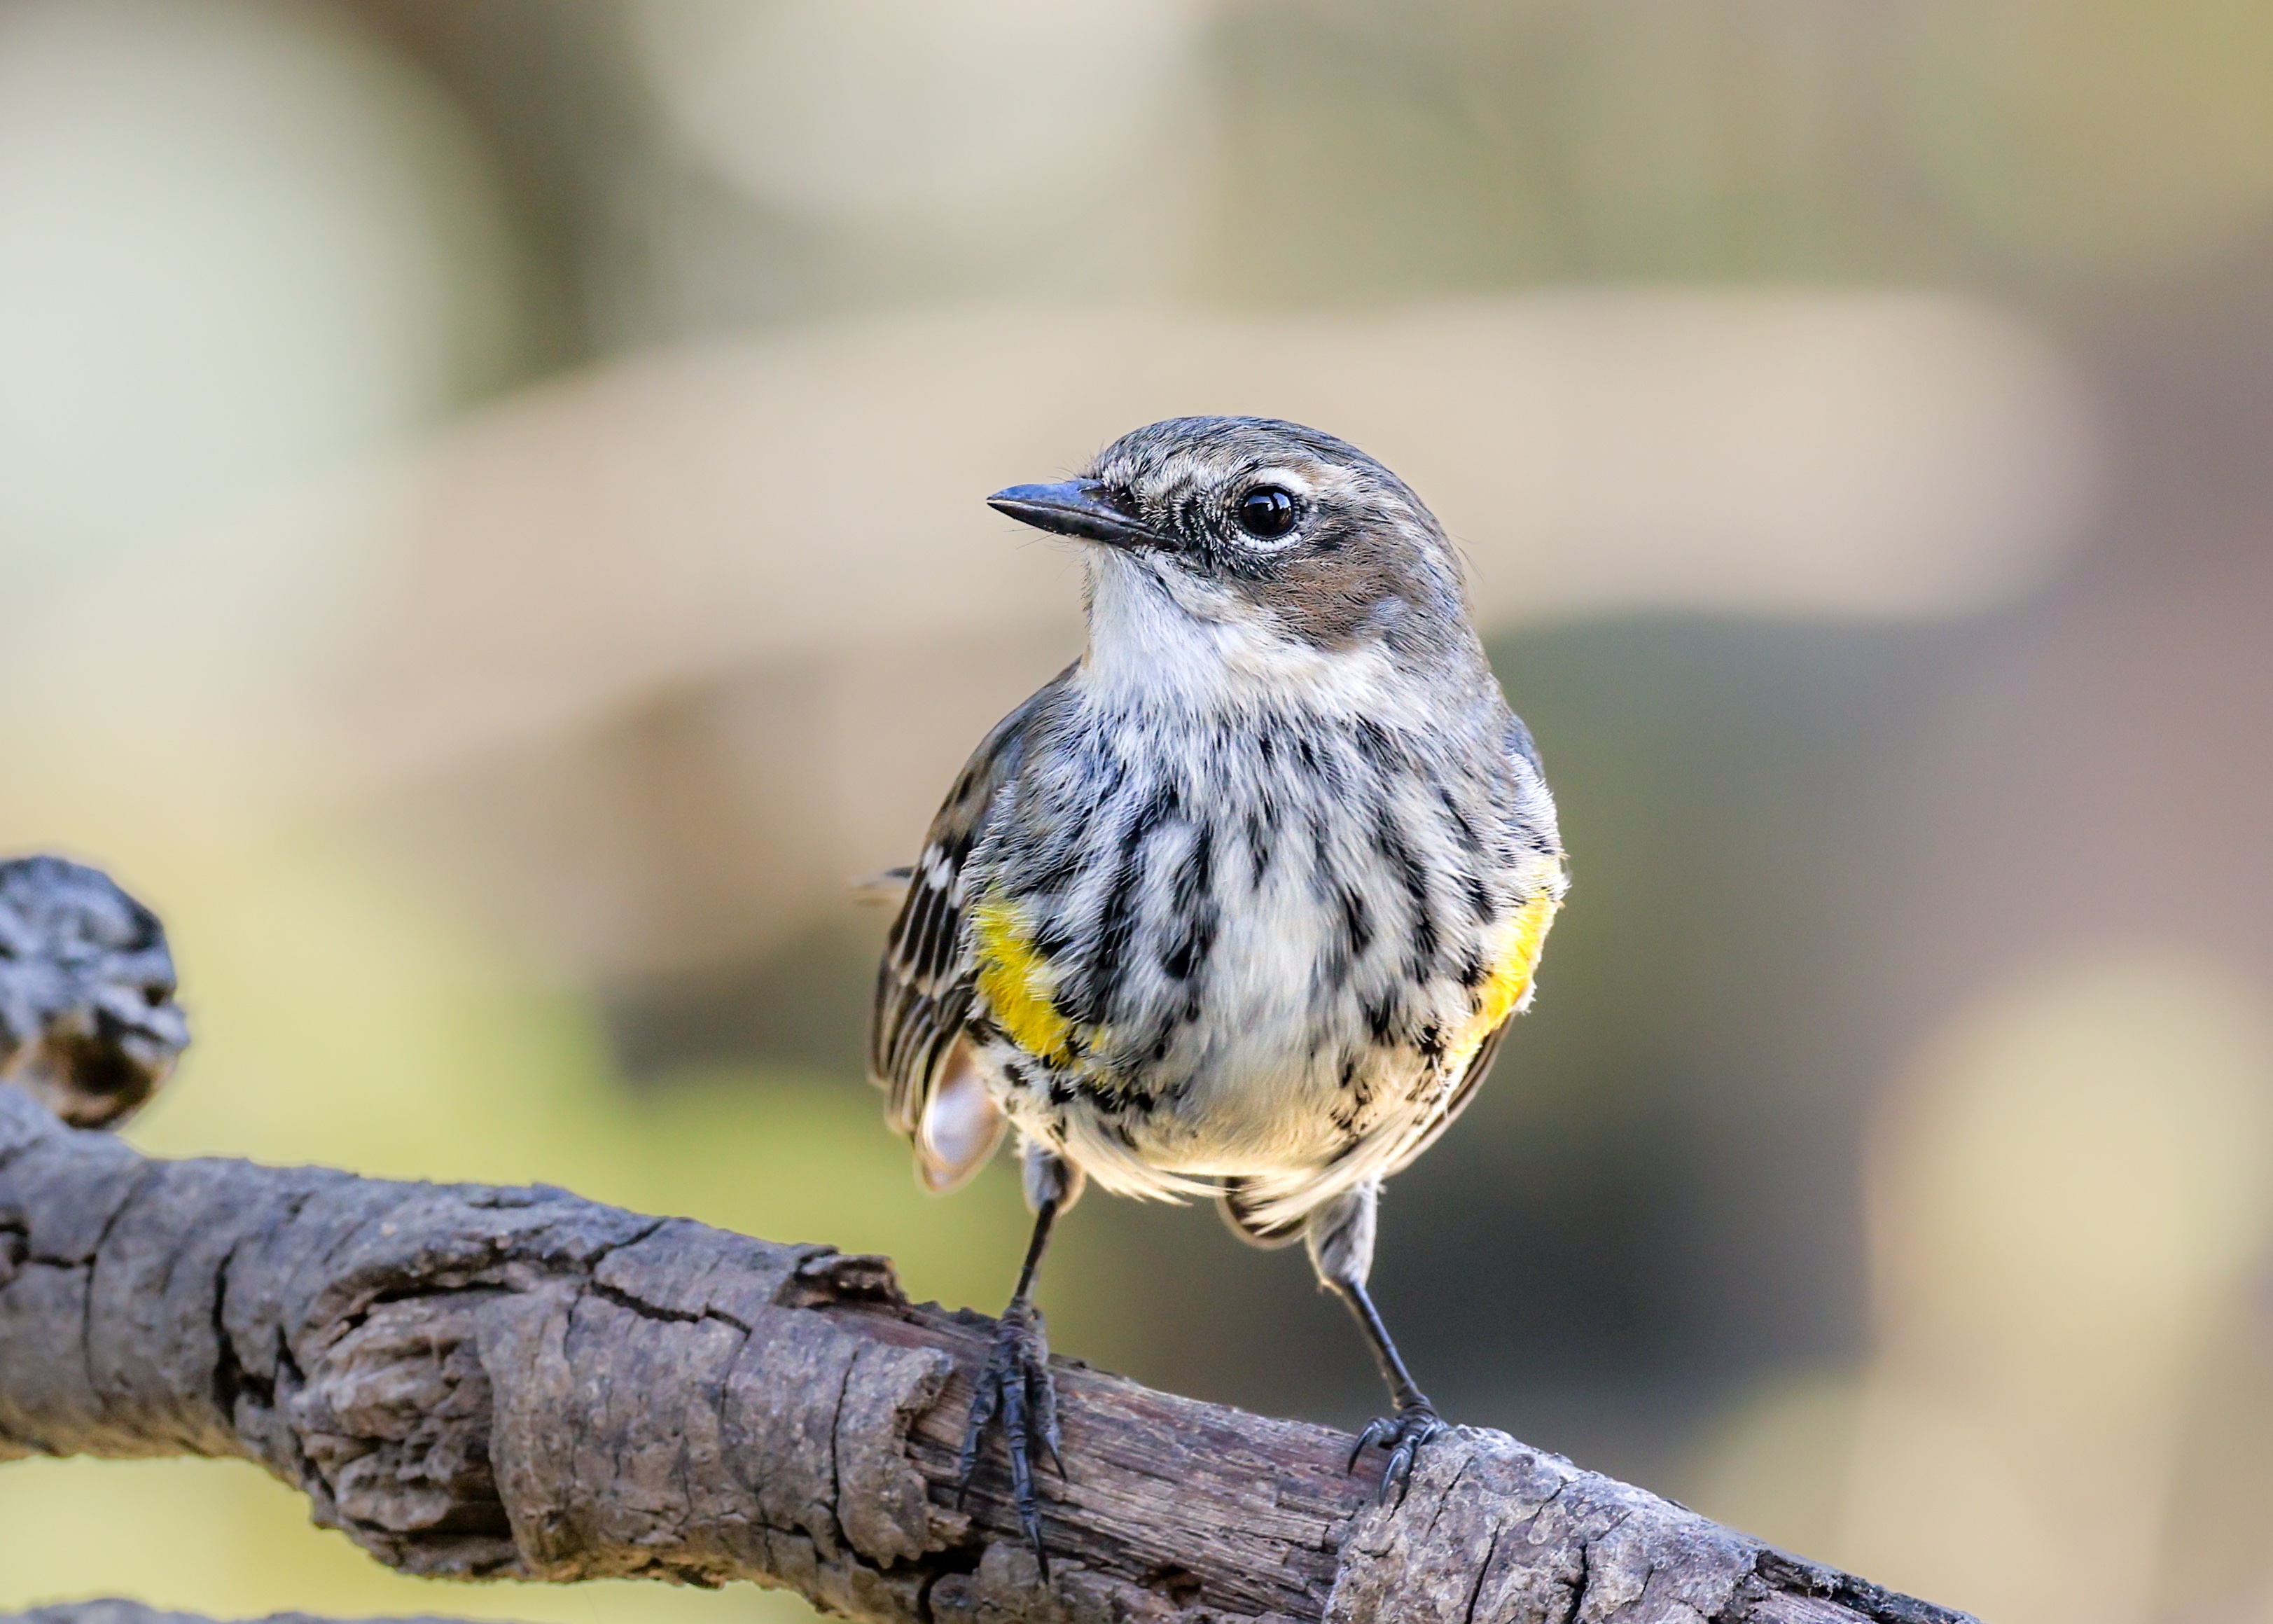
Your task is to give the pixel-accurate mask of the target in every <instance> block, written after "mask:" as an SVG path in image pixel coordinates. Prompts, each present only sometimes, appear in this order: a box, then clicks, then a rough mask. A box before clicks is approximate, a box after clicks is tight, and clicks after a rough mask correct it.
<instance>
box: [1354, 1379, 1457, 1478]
mask: <svg viewBox="0 0 2273 1624" xmlns="http://www.w3.org/2000/svg"><path fill="white" fill-rule="evenodd" d="M1445 1430H1446V1428H1445V1425H1444V1417H1441V1416H1439V1415H1438V1414H1437V1411H1436V1409H1435V1407H1434V1406H1432V1405H1431V1404H1430V1403H1429V1401H1428V1400H1427V1399H1425V1398H1422V1399H1414V1401H1413V1402H1410V1403H1405V1404H1399V1406H1398V1407H1397V1413H1396V1414H1395V1415H1393V1416H1384V1417H1381V1419H1379V1420H1378V1421H1374V1422H1370V1423H1369V1424H1368V1425H1367V1426H1366V1429H1365V1431H1363V1432H1360V1433H1359V1434H1358V1435H1357V1444H1356V1446H1355V1447H1354V1448H1352V1449H1351V1450H1350V1457H1349V1470H1352V1471H1355V1470H1357V1460H1358V1456H1360V1455H1363V1454H1364V1453H1365V1451H1366V1447H1367V1446H1369V1445H1370V1444H1379V1445H1380V1446H1381V1447H1383V1448H1384V1449H1386V1450H1388V1451H1389V1463H1388V1464H1387V1465H1386V1466H1384V1467H1383V1468H1382V1469H1381V1487H1380V1489H1379V1491H1378V1492H1377V1493H1376V1495H1375V1500H1376V1503H1377V1504H1378V1503H1382V1502H1385V1501H1386V1500H1388V1499H1389V1496H1390V1493H1391V1492H1392V1490H1393V1491H1395V1492H1396V1495H1397V1498H1398V1499H1399V1500H1403V1499H1404V1498H1405V1487H1406V1485H1407V1483H1409V1482H1410V1481H1411V1480H1412V1477H1413V1460H1414V1456H1415V1455H1419V1454H1420V1453H1421V1449H1422V1445H1424V1444H1426V1443H1427V1442H1428V1441H1429V1440H1430V1439H1432V1438H1434V1437H1436V1436H1437V1433H1439V1432H1444V1431H1445Z"/></svg>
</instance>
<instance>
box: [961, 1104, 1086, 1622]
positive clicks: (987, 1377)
mask: <svg viewBox="0 0 2273 1624" xmlns="http://www.w3.org/2000/svg"><path fill="white" fill-rule="evenodd" d="M1080 1193H1081V1176H1080V1174H1079V1172H1078V1171H1077V1170H1076V1169H1073V1168H1071V1167H1070V1166H1069V1164H1067V1163H1066V1162H1063V1161H1061V1160H1060V1159H1059V1158H1058V1157H1057V1156H1055V1155H1054V1154H1051V1153H1049V1152H1047V1151H1045V1150H1042V1149H1040V1148H1039V1147H1032V1148H1030V1149H1029V1150H1028V1152H1027V1155H1026V1195H1027V1199H1028V1201H1029V1203H1030V1204H1031V1206H1032V1207H1033V1209H1034V1235H1033V1238H1032V1239H1031V1241H1029V1242H1028V1243H1027V1244H1026V1261H1025V1266H1024V1267H1022V1268H1021V1269H1020V1270H1019V1271H1018V1286H1017V1289H1016V1290H1015V1291H1013V1292H1011V1294H1010V1305H1009V1307H1008V1308H1006V1309H1004V1310H1003V1311H1002V1318H1001V1320H1000V1321H998V1322H997V1323H996V1325H995V1327H994V1348H993V1349H992V1350H990V1351H989V1352H988V1354H987V1356H986V1368H985V1369H984V1370H982V1371H981V1372H979V1382H978V1390H977V1391H976V1392H975V1393H973V1394H972V1395H971V1418H970V1420H969V1421H968V1422H967V1423H966V1424H965V1425H964V1431H963V1455H962V1458H961V1460H960V1461H959V1462H957V1468H956V1470H957V1474H958V1476H959V1477H960V1478H961V1481H962V1493H963V1494H968V1493H969V1492H970V1490H971V1478H972V1477H973V1476H974V1475H976V1474H977V1472H978V1470H979V1454H980V1452H981V1450H982V1448H983V1447H984V1446H985V1443H986V1427H987V1424H988V1423H989V1422H991V1421H993V1420H994V1418H995V1417H996V1416H998V1415H999V1416H1001V1418H1002V1440H1003V1443H1004V1444H1005V1445H1006V1446H1007V1447H1008V1448H1009V1455H1010V1503H1011V1505H1012V1506H1013V1507H1015V1508H1016V1511H1017V1514H1018V1528H1019V1530H1020V1531H1021V1532H1023V1533H1024V1535H1025V1536H1026V1543H1027V1544H1028V1545H1031V1546H1032V1547H1033V1550H1034V1560H1035V1561H1036V1562H1037V1563H1038V1564H1039V1567H1040V1568H1041V1574H1042V1577H1043V1578H1045V1579H1047V1578H1048V1577H1049V1575H1050V1560H1049V1557H1048V1556H1047V1555H1046V1553H1044V1552H1043V1550H1042V1519H1041V1514H1040V1512H1039V1509H1038V1508H1037V1507H1036V1505H1035V1503H1034V1468H1035V1467H1036V1466H1037V1465H1038V1464H1039V1463H1040V1461H1041V1458H1042V1454H1043V1451H1045V1450H1046V1451H1048V1453H1049V1458H1050V1463H1051V1464H1052V1465H1054V1466H1055V1467H1056V1468H1057V1470H1058V1475H1059V1476H1060V1477H1063V1476H1064V1475H1065V1463H1064V1462H1063V1461H1061V1459H1060V1458H1059V1455H1058V1447H1059V1441H1060V1440H1059V1434H1058V1395H1057V1387H1056V1384H1055V1383H1054V1382H1053V1381H1052V1380H1051V1379H1050V1343H1049V1335H1048V1333H1047V1331H1046V1328H1045V1327H1044V1326H1043V1323H1042V1315H1041V1311H1040V1310H1039V1309H1038V1308H1036V1307H1035V1306H1034V1305H1033V1303H1032V1301H1031V1294H1032V1291H1033V1287H1034V1273H1035V1271H1036V1270H1037V1269H1038V1268H1039V1267H1041V1261H1042V1253H1043V1252H1044V1251H1045V1250H1046V1248H1047V1247H1048V1245H1049V1244H1050V1228H1051V1226H1052V1225H1053V1224H1054V1223H1055V1222H1057V1217H1058V1214H1060V1213H1061V1212H1063V1211H1064V1210H1065V1209H1066V1208H1067V1207H1070V1206H1072V1205H1073V1203H1074V1200H1075V1199H1076V1197H1078V1196H1079V1195H1080ZM959 1500H960V1495H958V1501H959Z"/></svg>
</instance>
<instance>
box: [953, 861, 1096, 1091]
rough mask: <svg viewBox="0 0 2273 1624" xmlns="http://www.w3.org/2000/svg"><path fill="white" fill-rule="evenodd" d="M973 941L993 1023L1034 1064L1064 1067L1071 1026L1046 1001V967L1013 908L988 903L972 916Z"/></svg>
mask: <svg viewBox="0 0 2273 1624" xmlns="http://www.w3.org/2000/svg"><path fill="white" fill-rule="evenodd" d="M971 930H972V933H973V935H974V936H976V937H977V940H978V948H979V996H982V997H984V998H985V999H986V1006H987V1009H988V1010H989V1011H991V1012H992V1013H993V1015H994V1020H995V1024H996V1025H998V1026H1001V1028H1002V1030H1003V1031H1005V1032H1007V1033H1008V1034H1009V1035H1010V1041H1012V1042H1014V1043H1016V1045H1017V1046H1018V1047H1019V1048H1020V1049H1024V1050H1025V1051H1026V1052H1027V1053H1028V1054H1030V1055H1031V1056H1034V1057H1035V1058H1036V1059H1038V1060H1044V1061H1047V1062H1048V1063H1049V1064H1052V1065H1063V1064H1066V1063H1067V1062H1068V1061H1069V1060H1070V1059H1071V1058H1072V1057H1073V1056H1072V1050H1071V1047H1070V1043H1069V1040H1070V1039H1071V1038H1072V1036H1073V1026H1072V1023H1071V1022H1069V1021H1068V1020H1067V1019H1066V1018H1065V1017H1064V1016H1062V1015H1061V1014H1059V1013H1058V1006H1057V1005H1056V1004H1054V1003H1052V1002H1051V1001H1050V981H1051V976H1050V966H1049V960H1047V959H1044V958H1043V957H1042V956H1041V955H1040V954H1039V953H1038V952H1036V951H1034V949H1033V944H1031V943H1030V942H1029V941H1028V940H1027V939H1026V932H1025V927H1024V922H1023V921H1021V920H1020V919H1019V917H1018V911H1017V909H1016V907H1015V906H1012V905H1011V904H1009V903H1008V902H1003V901H1001V900H998V899H990V900H988V901H986V902H982V903H980V904H979V906H978V907H977V908H975V909H973V910H972V911H971Z"/></svg>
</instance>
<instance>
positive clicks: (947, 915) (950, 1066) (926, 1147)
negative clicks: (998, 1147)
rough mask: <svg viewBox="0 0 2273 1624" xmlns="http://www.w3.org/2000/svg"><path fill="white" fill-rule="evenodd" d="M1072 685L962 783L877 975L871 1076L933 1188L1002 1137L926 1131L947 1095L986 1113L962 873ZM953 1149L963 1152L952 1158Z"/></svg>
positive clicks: (1010, 719) (1024, 719) (977, 762)
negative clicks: (972, 1078)
mask: <svg viewBox="0 0 2273 1624" xmlns="http://www.w3.org/2000/svg"><path fill="white" fill-rule="evenodd" d="M1064 680H1065V677H1064V675H1063V674H1061V675H1060V677H1059V678H1058V680H1056V681H1054V682H1052V683H1051V684H1049V686H1048V687H1046V688H1043V689H1042V690H1041V691H1040V692H1039V693H1038V694H1036V695H1034V696H1033V697H1032V698H1031V699H1029V700H1028V701H1027V702H1026V703H1024V704H1023V705H1021V706H1019V707H1018V708H1017V709H1016V711H1012V712H1011V713H1010V714H1009V716H1007V717H1005V718H1002V720H1001V722H999V723H997V724H996V725H995V727H994V731H993V732H992V733H988V734H987V735H986V739H985V740H984V741H982V742H981V743H980V744H979V748H978V749H977V750H976V751H975V752H974V753H973V754H972V756H971V760H970V762H969V763H968V764H967V765H965V766H964V770H963V772H962V775H961V776H960V777H959V778H956V782H955V787H954V788H953V789H952V790H950V791H949V793H948V797H947V801H946V803H945V804H944V805H942V806H941V808H940V809H939V815H938V816H936V817H934V819H933V820H932V825H931V831H930V832H929V834H927V835H926V837H925V840H924V850H923V856H922V858H921V859H920V860H919V861H918V862H917V863H916V865H915V868H914V869H913V871H912V872H911V875H910V876H909V882H908V894H907V898H906V899H905V901H904V902H903V903H902V904H901V906H900V912H899V915H898V917H897V918H896V920H895V921H893V924H892V934H891V937H890V940H889V943H888V944H887V945H886V947H885V949H884V958H883V962H882V964H881V966H879V967H878V969H877V972H876V1002H875V1010H874V1016H873V1018H872V1019H871V1020H870V1023H869V1028H868V1071H869V1076H870V1079H871V1080H872V1081H874V1083H875V1084H876V1085H877V1086H879V1087H881V1088H882V1089H883V1090H884V1091H885V1095H886V1103H885V1108H884V1114H885V1117H886V1119H887V1120H888V1121H889V1122H890V1124H892V1126H893V1127H894V1128H896V1130H898V1131H899V1132H902V1133H904V1134H905V1135H907V1136H908V1137H909V1138H910V1139H913V1140H915V1141H916V1146H917V1153H918V1159H919V1162H921V1163H922V1172H923V1175H924V1180H925V1182H926V1184H929V1185H930V1186H931V1187H933V1188H934V1189H946V1188H949V1187H951V1186H952V1185H953V1184H956V1183H959V1182H960V1181H961V1180H962V1178H963V1177H967V1176H968V1174H969V1173H970V1172H971V1171H972V1170H974V1169H976V1167H977V1166H978V1164H979V1162H984V1161H985V1160H986V1156H987V1155H988V1154H992V1152H993V1150H994V1141H995V1139H999V1137H1000V1135H999V1133H998V1134H995V1135H994V1136H992V1137H989V1136H988V1135H986V1134H985V1133H983V1132H977V1131H975V1130H973V1129H971V1128H970V1127H969V1126H968V1124H965V1125H964V1126H963V1127H960V1128H958V1129H957V1130H956V1132H953V1133H941V1134H934V1133H933V1132H929V1131H927V1129H926V1116H927V1114H928V1113H929V1112H930V1111H931V1109H932V1108H933V1105H934V1101H935V1100H937V1099H939V1098H940V1096H941V1089H942V1087H948V1088H949V1090H950V1092H951V1093H952V1094H953V1096H954V1098H953V1101H952V1107H953V1109H954V1110H955V1111H956V1113H957V1114H958V1116H963V1117H967V1116H969V1115H970V1114H971V1112H973V1111H975V1110H977V1109H979V1106H978V1104H977V1103H976V1102H975V1101H974V1099H973V1097H972V1094H971V1086H970V1084H969V1083H968V1082H967V1081H966V1079H967V1078H968V1076H969V1074H970V1072H971V1063H970V1051H969V1048H968V1045H967V1044H964V1043H963V1036H964V1021H965V1019H967V1018H968V1016H969V1015H970V1012H971V993H972V989H973V985H974V982H975V978H976V973H977V966H976V963H975V961H974V959H973V957H972V954H971V929H970V919H969V907H968V904H967V899H966V898H964V863H965V861H967V860H968V859H969V857H970V855H971V852H972V851H973V850H975V849H976V848H977V847H978V846H979V843H980V842H981V841H982V840H983V839H984V838H986V832H987V829H988V827H989V825H990V823H991V822H992V820H993V819H994V816H995V814H996V811H997V808H998V807H999V806H1000V804H1001V799H1002V798H1001V791H1002V789H1003V787H1004V786H1006V785H1008V784H1009V782H1010V781H1011V780H1012V779H1013V778H1016V774H1017V770H1018V763H1019V761H1020V759H1021V758H1022V757H1023V756H1024V750H1025V744H1026V737H1027V730H1028V727H1029V726H1030V725H1031V722H1032V721H1033V718H1034V717H1035V714H1036V713H1037V712H1038V711H1039V710H1040V709H1041V707H1042V705H1043V703H1045V702H1046V700H1047V699H1048V698H1049V696H1050V695H1053V694H1054V693H1055V692H1056V691H1057V690H1058V688H1060V687H1061V685H1062V684H1063V682H1064ZM941 1103H942V1104H945V1103H947V1102H946V1101H941ZM990 1108H991V1106H990ZM949 1146H956V1147H962V1148H961V1149H959V1150H956V1151H954V1152H952V1153H950V1151H949ZM966 1158H968V1160H966Z"/></svg>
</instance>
